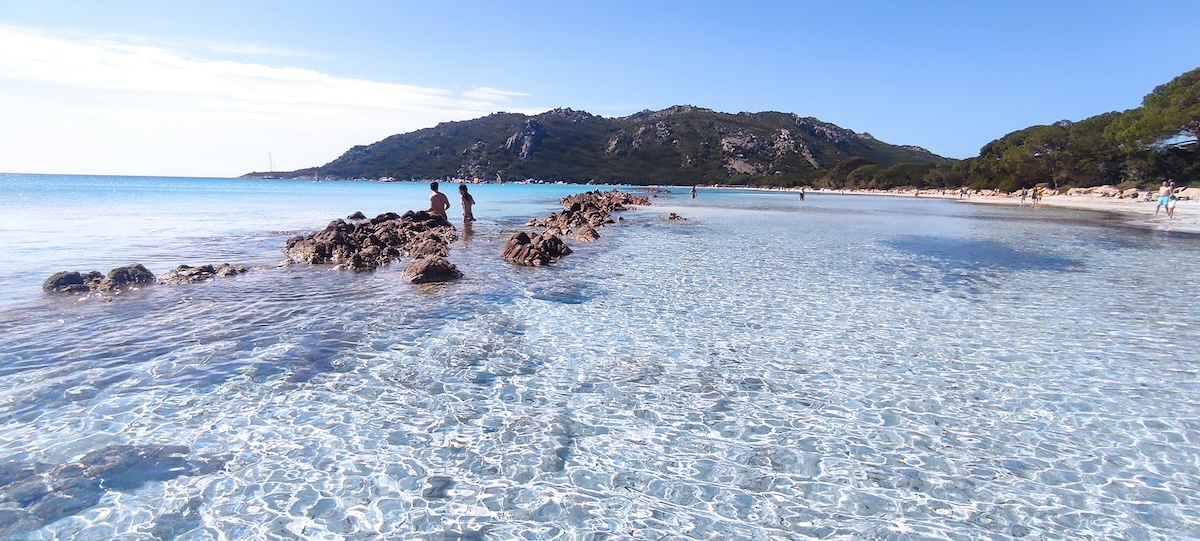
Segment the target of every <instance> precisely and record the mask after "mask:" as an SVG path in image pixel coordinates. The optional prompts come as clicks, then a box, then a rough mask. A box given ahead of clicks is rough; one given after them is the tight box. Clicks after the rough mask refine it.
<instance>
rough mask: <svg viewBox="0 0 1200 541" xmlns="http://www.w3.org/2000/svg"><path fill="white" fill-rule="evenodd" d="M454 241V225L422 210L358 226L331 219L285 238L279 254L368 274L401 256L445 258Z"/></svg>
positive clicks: (391, 214)
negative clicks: (309, 231) (318, 228)
mask: <svg viewBox="0 0 1200 541" xmlns="http://www.w3.org/2000/svg"><path fill="white" fill-rule="evenodd" d="M456 240H458V233H457V231H456V230H455V229H454V226H453V225H451V224H450V222H449V221H447V220H446V219H445V218H443V217H441V216H438V215H436V214H430V213H428V212H425V211H423V210H421V211H415V212H414V211H409V212H406V213H404V216H399V215H397V214H396V213H394V212H387V213H384V214H380V215H379V216H376V217H375V218H372V219H370V220H367V221H363V222H360V223H353V222H347V221H345V220H340V219H339V220H334V221H333V222H330V224H329V225H328V226H326V227H325V229H322V230H321V231H318V232H316V233H313V234H312V235H308V236H295V237H292V238H290V239H288V241H287V245H286V246H285V247H284V250H283V252H284V254H286V255H287V258H288V259H287V262H288V263H308V264H314V265H315V264H333V265H336V267H337V268H339V269H347V270H354V271H368V270H372V269H374V268H376V267H379V266H383V265H387V264H389V263H391V262H393V261H396V260H398V259H400V258H401V257H404V256H410V257H421V256H426V255H439V256H445V255H446V254H447V253H448V251H449V249H448V248H447V247H448V246H449V245H450V243H452V242H454V241H456Z"/></svg>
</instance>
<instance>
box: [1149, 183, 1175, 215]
mask: <svg viewBox="0 0 1200 541" xmlns="http://www.w3.org/2000/svg"><path fill="white" fill-rule="evenodd" d="M1172 191H1174V190H1172V189H1171V183H1170V182H1167V181H1165V180H1164V181H1163V183H1162V186H1161V187H1160V188H1159V189H1158V204H1157V205H1155V206H1154V215H1155V216H1158V209H1165V208H1167V204H1169V203H1170V202H1171V192H1172ZM1168 214H1169V213H1168Z"/></svg>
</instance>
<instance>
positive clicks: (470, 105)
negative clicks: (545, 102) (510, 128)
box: [0, 26, 535, 175]
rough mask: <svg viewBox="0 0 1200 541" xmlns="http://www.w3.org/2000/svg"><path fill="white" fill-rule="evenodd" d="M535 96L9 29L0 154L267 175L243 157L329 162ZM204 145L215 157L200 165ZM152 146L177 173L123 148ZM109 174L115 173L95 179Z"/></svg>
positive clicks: (15, 168) (74, 166) (1, 59)
mask: <svg viewBox="0 0 1200 541" xmlns="http://www.w3.org/2000/svg"><path fill="white" fill-rule="evenodd" d="M526 96H528V94H525V93H522V92H512V91H503V90H496V89H491V88H486V87H485V88H476V89H474V90H472V91H469V92H464V93H462V94H461V95H456V94H455V93H454V92H452V91H450V90H445V89H437V88H427V87H419V86H413V85H404V84H397V83H386V82H379V81H370V80H365V79H351V78H341V77H333V76H330V75H328V74H324V73H320V72H318V71H315V70H310V69H304V68H284V67H274V66H269V65H265V64H257V63H246V62H237V61H232V60H227V59H218V60H212V59H198V58H191V57H186V56H183V55H181V54H179V53H177V52H174V51H173V50H168V49H165V48H162V47H159V46H154V45H147V44H146V43H145V42H144V41H139V40H136V39H121V38H117V37H113V36H106V37H102V38H96V37H87V36H78V35H70V34H53V33H47V32H40V31H34V30H29V29H18V28H13V27H4V26H0V101H2V102H3V103H0V112H4V113H5V118H6V122H5V123H6V129H5V130H3V131H2V132H0V146H3V147H4V148H6V149H7V150H8V151H11V152H5V153H3V154H0V171H11V172H72V173H116V174H134V173H137V174H198V175H234V174H240V173H244V172H247V171H250V170H253V169H255V168H258V169H261V167H256V166H257V165H258V163H257V162H258V161H260V160H259V159H258V158H257V157H255V158H253V160H252V161H253V162H254V163H245V164H242V163H240V161H241V160H239V159H237V158H235V157H236V156H239V155H241V154H246V153H247V150H246V148H247V147H251V148H254V149H256V150H253V151H251V152H249V155H250V156H257V155H259V154H265V153H266V152H268V151H272V150H274V151H275V152H277V153H278V155H287V154H288V150H289V149H296V150H297V152H296V153H297V154H305V155H308V154H316V155H311V156H302V157H298V158H297V159H296V160H295V161H294V162H293V163H290V164H288V165H287V166H286V167H281V169H285V168H286V169H296V168H301V167H307V166H314V165H321V164H322V163H324V162H326V161H328V160H330V159H332V158H334V157H336V156H337V155H339V154H340V153H341V152H343V151H345V150H346V149H348V148H349V147H350V146H352V145H354V144H366V143H371V142H374V141H376V140H378V139H381V138H383V137H386V136H388V135H391V134H395V133H403V132H407V131H411V130H415V129H419V128H422V127H427V126H432V125H433V124H436V123H438V122H441V121H448V120H465V119H469V118H475V117H478V116H483V115H486V114H489V113H491V112H495V111H496V110H499V108H500V105H501V104H503V106H504V107H503V108H504V109H505V110H509V111H513V110H514V108H513V107H512V103H511V102H512V100H513V99H514V98H522V97H526ZM518 110H519V109H518ZM527 111H528V112H535V111H534V110H527ZM51 128H52V129H51ZM97 141H102V143H101V144H97ZM172 141H174V142H175V143H171V142H172ZM223 142H227V143H228V144H224V143H223ZM14 146H15V147H14ZM19 147H28V148H27V150H26V151H24V152H22V151H20V150H19ZM198 147H201V148H205V149H207V151H206V152H205V158H204V159H203V160H200V161H198V162H196V161H193V160H192V158H194V157H195V156H194V153H193V152H192V150H193V149H195V148H198ZM47 148H53V149H55V150H54V152H55V157H56V159H55V160H54V161H55V162H56V164H55V167H56V168H51V169H47V168H46V166H45V163H46V160H47V156H45V155H44V154H45V153H46V150H45V149H47ZM99 148H104V152H103V154H100V153H99V152H98V150H97V149H99ZM151 148H152V149H154V152H155V154H154V155H153V156H156V157H155V158H154V159H152V160H151V161H153V162H155V163H157V164H158V165H157V166H162V167H169V168H170V169H171V170H162V171H158V170H149V168H151V167H154V166H151V165H149V164H148V162H147V160H148V159H149V158H147V157H146V156H145V153H144V152H141V151H140V150H137V154H136V155H134V156H122V155H121V153H122V149H151ZM301 149H302V150H301ZM172 154H176V156H172ZM159 157H161V158H159ZM26 158H28V159H26ZM226 158H228V159H226ZM122 160H126V161H124V162H123V161H122ZM68 162H69V163H68ZM188 163H191V165H187V166H186V167H200V165H199V164H203V167H200V169H202V170H186V169H185V170H179V169H182V168H184V167H185V166H184V165H182V164H188ZM101 165H102V166H103V167H105V168H107V169H105V170H95V169H93V170H87V168H88V167H100V166H101ZM122 167H124V169H122Z"/></svg>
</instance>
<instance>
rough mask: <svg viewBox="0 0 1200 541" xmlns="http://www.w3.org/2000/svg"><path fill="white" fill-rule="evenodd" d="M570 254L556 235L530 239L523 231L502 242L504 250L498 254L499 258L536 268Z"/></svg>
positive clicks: (569, 249)
mask: <svg viewBox="0 0 1200 541" xmlns="http://www.w3.org/2000/svg"><path fill="white" fill-rule="evenodd" d="M570 253H571V248H569V247H568V246H567V245H566V244H564V243H563V241H562V239H560V238H558V236H557V235H549V234H547V235H534V236H533V237H530V236H529V235H528V234H527V233H525V232H524V231H518V232H516V233H513V234H512V236H511V237H509V238H508V240H507V241H505V242H504V249H503V250H502V251H501V252H500V257H501V258H503V259H504V260H505V261H508V262H511V263H516V264H518V265H524V266H527V267H538V266H541V265H546V264H548V263H551V262H554V261H557V260H559V259H561V258H562V257H563V256H565V255H567V254H570Z"/></svg>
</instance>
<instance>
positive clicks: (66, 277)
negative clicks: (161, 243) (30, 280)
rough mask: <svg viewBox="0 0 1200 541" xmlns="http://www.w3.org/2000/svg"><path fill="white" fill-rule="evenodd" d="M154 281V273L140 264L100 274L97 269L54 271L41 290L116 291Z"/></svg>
mask: <svg viewBox="0 0 1200 541" xmlns="http://www.w3.org/2000/svg"><path fill="white" fill-rule="evenodd" d="M152 283H154V273H152V272H150V271H149V270H147V269H146V267H143V266H142V265H140V264H137V263H135V264H132V265H128V266H125V267H117V268H115V269H113V270H110V271H108V274H106V275H101V274H100V272H99V271H90V272H87V273H80V272H77V271H64V272H56V273H54V274H53V275H51V276H50V278H47V279H46V281H45V282H43V283H42V290H43V291H48V292H51V293H89V292H92V291H95V292H99V293H116V292H119V291H120V290H122V289H128V288H131V287H136V286H139V285H142V284H152Z"/></svg>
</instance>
